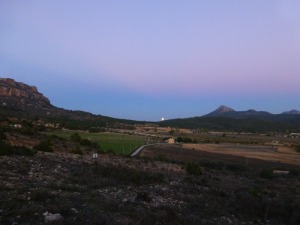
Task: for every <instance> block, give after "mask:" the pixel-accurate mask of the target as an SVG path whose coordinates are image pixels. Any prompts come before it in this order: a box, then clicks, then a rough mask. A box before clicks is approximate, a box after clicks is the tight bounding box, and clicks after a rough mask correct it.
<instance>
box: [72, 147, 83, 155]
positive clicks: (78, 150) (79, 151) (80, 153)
mask: <svg viewBox="0 0 300 225" xmlns="http://www.w3.org/2000/svg"><path fill="white" fill-rule="evenodd" d="M71 153H73V154H77V155H83V151H82V150H81V149H80V148H79V147H77V148H75V149H73V150H71Z"/></svg>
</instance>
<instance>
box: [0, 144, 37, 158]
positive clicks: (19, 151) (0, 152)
mask: <svg viewBox="0 0 300 225" xmlns="http://www.w3.org/2000/svg"><path fill="white" fill-rule="evenodd" d="M35 154H36V151H34V150H31V149H29V148H26V147H23V146H10V145H8V144H6V143H4V142H1V141H0V156H4V155H26V156H33V155H35Z"/></svg>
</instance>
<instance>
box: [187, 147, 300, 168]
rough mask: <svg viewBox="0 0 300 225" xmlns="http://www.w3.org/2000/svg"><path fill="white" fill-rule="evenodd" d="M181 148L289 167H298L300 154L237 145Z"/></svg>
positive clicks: (283, 148)
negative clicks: (264, 161)
mask: <svg viewBox="0 0 300 225" xmlns="http://www.w3.org/2000/svg"><path fill="white" fill-rule="evenodd" d="M182 147H183V148H186V149H193V150H195V151H202V152H210V153H219V154H228V155H234V156H242V157H246V158H253V159H261V160H266V161H272V162H281V163H286V164H291V165H300V153H298V152H296V151H294V150H293V149H291V148H288V147H281V146H280V147H273V146H263V145H237V144H183V145H182Z"/></svg>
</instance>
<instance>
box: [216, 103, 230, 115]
mask: <svg viewBox="0 0 300 225" xmlns="http://www.w3.org/2000/svg"><path fill="white" fill-rule="evenodd" d="M215 112H218V113H226V112H234V110H233V109H232V108H230V107H228V106H225V105H220V106H219V107H218V108H217V110H215Z"/></svg>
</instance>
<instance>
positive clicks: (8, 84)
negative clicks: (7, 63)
mask: <svg viewBox="0 0 300 225" xmlns="http://www.w3.org/2000/svg"><path fill="white" fill-rule="evenodd" d="M0 97H14V98H19V100H21V99H23V100H29V101H36V102H37V103H40V104H49V105H50V101H49V99H48V98H46V97H45V96H44V95H43V94H41V93H39V92H38V90H37V88H36V87H35V86H29V85H27V84H24V83H21V82H16V81H15V80H14V79H10V78H0ZM6 104H8V103H6Z"/></svg>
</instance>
